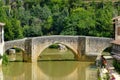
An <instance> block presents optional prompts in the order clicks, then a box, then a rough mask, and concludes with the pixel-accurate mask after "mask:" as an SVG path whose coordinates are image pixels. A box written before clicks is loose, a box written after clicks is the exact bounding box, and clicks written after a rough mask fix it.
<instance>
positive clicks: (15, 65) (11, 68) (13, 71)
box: [3, 62, 25, 76]
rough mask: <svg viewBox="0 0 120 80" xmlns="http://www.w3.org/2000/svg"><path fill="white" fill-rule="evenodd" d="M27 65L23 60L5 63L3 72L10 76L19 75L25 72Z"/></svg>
mask: <svg viewBox="0 0 120 80" xmlns="http://www.w3.org/2000/svg"><path fill="white" fill-rule="evenodd" d="M24 69H25V65H24V63H22V62H10V63H9V64H8V65H3V74H5V75H8V76H19V75H21V74H23V73H24Z"/></svg>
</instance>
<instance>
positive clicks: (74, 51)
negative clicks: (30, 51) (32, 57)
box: [36, 42, 80, 59]
mask: <svg viewBox="0 0 120 80" xmlns="http://www.w3.org/2000/svg"><path fill="white" fill-rule="evenodd" d="M52 44H62V45H64V46H66V47H67V48H68V49H70V50H71V51H72V53H73V55H74V56H75V59H78V58H79V57H80V55H79V54H78V52H77V50H75V49H74V48H73V47H72V46H71V45H69V44H65V43H64V42H54V43H49V44H47V45H45V46H43V47H42V50H41V51H40V52H39V53H38V54H37V56H36V58H37V59H38V57H39V55H40V54H41V53H42V52H43V51H44V50H45V49H46V48H48V47H49V46H50V45H52Z"/></svg>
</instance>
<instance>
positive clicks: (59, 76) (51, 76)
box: [0, 61, 96, 80]
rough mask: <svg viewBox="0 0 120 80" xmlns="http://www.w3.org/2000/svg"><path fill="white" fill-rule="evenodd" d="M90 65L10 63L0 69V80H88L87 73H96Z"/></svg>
mask: <svg viewBox="0 0 120 80" xmlns="http://www.w3.org/2000/svg"><path fill="white" fill-rule="evenodd" d="M91 64H92V63H91V62H78V61H41V62H38V63H22V62H11V63H10V64H9V65H8V66H3V68H2V69H1V71H0V78H1V79H0V80H90V79H89V78H90V76H91V75H90V74H89V73H91V72H94V73H96V69H95V68H91ZM2 71H3V72H2ZM93 77H95V76H94V75H93ZM91 80H96V79H93V78H92V79H91Z"/></svg>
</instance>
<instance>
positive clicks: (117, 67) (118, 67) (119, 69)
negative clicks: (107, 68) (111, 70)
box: [113, 60, 120, 73]
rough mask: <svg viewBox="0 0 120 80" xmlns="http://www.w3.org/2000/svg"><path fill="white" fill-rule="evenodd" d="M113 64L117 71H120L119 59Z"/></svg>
mask: <svg viewBox="0 0 120 80" xmlns="http://www.w3.org/2000/svg"><path fill="white" fill-rule="evenodd" d="M113 66H114V67H115V69H116V71H118V72H119V73H120V62H118V61H117V60H114V61H113Z"/></svg>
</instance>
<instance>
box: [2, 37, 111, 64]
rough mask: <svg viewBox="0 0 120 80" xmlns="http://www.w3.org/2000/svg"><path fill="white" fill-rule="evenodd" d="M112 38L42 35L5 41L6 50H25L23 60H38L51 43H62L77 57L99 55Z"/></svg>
mask: <svg viewBox="0 0 120 80" xmlns="http://www.w3.org/2000/svg"><path fill="white" fill-rule="evenodd" d="M110 41H112V39H111V38H103V37H90V36H60V35H55V36H41V37H31V38H24V39H20V40H13V41H7V42H5V46H4V52H5V51H6V50H8V49H10V48H14V47H16V48H20V49H22V50H23V51H24V55H23V60H24V61H30V62H36V61H37V58H38V56H39V55H40V54H41V52H42V51H43V50H45V49H46V48H48V47H49V46H50V45H52V44H55V43H60V44H63V45H65V46H67V47H68V48H69V49H71V50H72V51H73V54H74V56H75V59H78V60H79V59H80V58H81V56H83V55H86V56H97V55H100V54H101V53H102V52H103V50H105V49H106V48H108V47H110V46H111V44H110Z"/></svg>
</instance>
